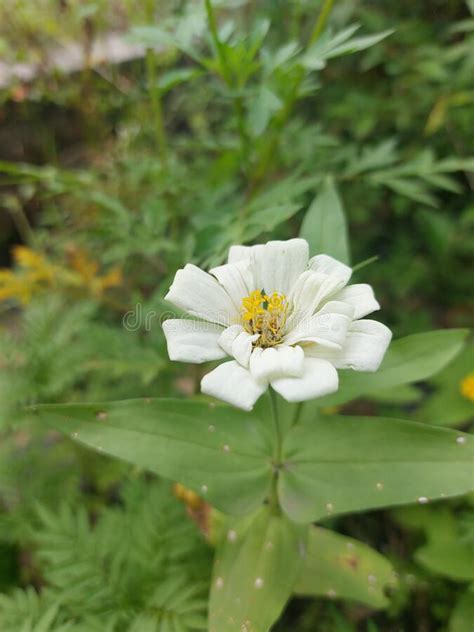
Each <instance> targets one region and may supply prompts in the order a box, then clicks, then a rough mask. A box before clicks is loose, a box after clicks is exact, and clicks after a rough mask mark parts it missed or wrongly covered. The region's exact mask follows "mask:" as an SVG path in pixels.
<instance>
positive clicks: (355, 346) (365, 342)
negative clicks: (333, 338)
mask: <svg viewBox="0 0 474 632" xmlns="http://www.w3.org/2000/svg"><path fill="white" fill-rule="evenodd" d="M391 339H392V332H391V331H390V329H389V328H388V327H386V326H385V325H383V324H382V323H379V322H377V321H376V320H367V319H364V320H356V321H354V322H353V323H352V325H351V327H350V330H349V331H348V333H347V337H346V342H345V344H344V346H343V347H342V349H341V350H339V351H337V350H333V349H325V348H323V347H321V346H319V345H314V346H312V347H309V348H308V349H306V353H307V354H309V355H311V356H312V357H318V358H325V359H326V360H329V361H330V362H331V363H332V364H334V366H335V367H336V368H338V369H354V370H355V371H376V370H377V369H378V368H379V366H380V364H381V362H382V360H383V357H384V355H385V352H386V351H387V348H388V345H389V344H390V341H391Z"/></svg>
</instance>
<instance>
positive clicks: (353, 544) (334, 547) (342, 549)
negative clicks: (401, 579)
mask: <svg viewBox="0 0 474 632" xmlns="http://www.w3.org/2000/svg"><path fill="white" fill-rule="evenodd" d="M395 585H396V581H395V575H394V569H393V567H392V565H391V564H390V562H389V561H388V560H387V559H386V558H385V557H383V556H382V555H380V553H377V551H374V549H371V548H370V547H369V546H367V545H365V544H363V543H362V542H358V541H357V540H354V539H353V538H348V537H346V536H344V535H340V534H339V533H334V532H333V531H329V530H328V529H323V528H321V527H310V532H309V539H308V551H307V555H306V558H305V561H304V564H303V568H302V570H301V573H300V575H299V577H298V581H297V582H296V588H295V592H296V593H297V594H298V595H302V596H313V595H314V596H321V595H322V596H325V597H330V598H335V597H338V598H342V599H351V600H354V601H359V602H360V603H363V604H366V605H367V606H371V607H372V608H385V607H386V606H387V605H388V603H389V600H388V599H387V596H386V593H385V590H386V589H387V588H389V587H394V586H395Z"/></svg>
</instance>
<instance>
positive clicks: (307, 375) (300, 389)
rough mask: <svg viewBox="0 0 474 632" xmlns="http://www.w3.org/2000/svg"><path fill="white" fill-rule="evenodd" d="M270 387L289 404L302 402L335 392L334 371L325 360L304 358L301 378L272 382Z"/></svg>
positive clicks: (336, 384)
mask: <svg viewBox="0 0 474 632" xmlns="http://www.w3.org/2000/svg"><path fill="white" fill-rule="evenodd" d="M271 384H272V387H273V388H274V389H275V390H276V391H277V393H280V395H281V396H282V397H284V398H285V399H286V400H287V401H289V402H303V401H305V400H307V399H313V398H314V397H322V396H323V395H328V394H329V393H334V391H337V387H338V385H339V379H338V376H337V371H336V369H335V368H334V367H333V366H332V364H330V363H329V362H327V361H326V360H320V359H319V358H305V360H304V372H303V375H302V377H293V378H292V377H287V378H281V379H278V380H274V381H272V383H271Z"/></svg>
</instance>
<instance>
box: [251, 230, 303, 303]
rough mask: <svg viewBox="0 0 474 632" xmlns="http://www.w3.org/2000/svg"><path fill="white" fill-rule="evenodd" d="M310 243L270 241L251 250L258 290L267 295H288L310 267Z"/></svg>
mask: <svg viewBox="0 0 474 632" xmlns="http://www.w3.org/2000/svg"><path fill="white" fill-rule="evenodd" d="M308 251H309V246H308V242H307V241H305V240H304V239H289V240H288V241H269V242H268V243H266V244H265V245H264V246H262V247H257V248H253V249H252V250H251V253H250V256H251V262H252V271H253V276H254V279H255V283H256V289H258V290H260V289H262V290H265V292H266V293H267V294H271V293H272V292H279V293H280V294H285V295H288V294H289V292H290V290H291V288H292V287H293V285H294V283H295V281H296V279H297V278H298V277H299V276H300V274H301V273H302V272H304V270H305V269H306V266H307V265H308Z"/></svg>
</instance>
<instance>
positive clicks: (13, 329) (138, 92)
mask: <svg viewBox="0 0 474 632" xmlns="http://www.w3.org/2000/svg"><path fill="white" fill-rule="evenodd" d="M322 4H323V3H322V2H320V3H313V2H309V1H307V0H293V1H291V2H282V1H280V0H277V1H273V0H264V1H262V2H252V1H249V2H245V1H232V2H216V3H214V6H215V12H216V16H217V17H216V22H215V23H214V25H213V24H212V20H209V14H206V4H205V3H204V2H203V3H201V2H185V1H182V2H181V1H180V2H171V1H170V2H161V1H160V2H154V1H153V0H148V1H143V2H139V3H135V2H131V1H129V0H121V1H113V2H104V1H102V0H100V1H99V0H97V1H96V2H79V1H77V0H74V1H73V0H41V2H28V1H26V0H5V1H4V2H3V3H2V5H1V7H0V55H1V57H2V61H5V62H6V64H7V65H8V64H12V63H13V62H22V63H28V64H34V65H35V68H36V70H35V73H36V78H35V79H34V81H32V82H29V83H27V84H24V83H22V82H21V81H19V80H18V81H15V80H14V81H12V82H10V83H9V84H8V85H6V86H5V87H4V88H3V89H2V90H1V92H0V104H1V105H0V160H1V162H0V207H1V209H2V211H1V215H0V245H1V247H2V249H3V251H4V252H3V253H2V260H3V261H4V262H5V264H6V265H7V264H12V262H13V266H12V267H10V268H9V269H8V270H5V271H0V299H2V300H1V302H0V309H1V319H0V341H1V351H0V428H1V433H2V434H1V435H0V441H1V444H0V540H1V541H0V587H1V589H2V590H5V595H8V596H2V597H1V598H0V628H1V629H2V630H4V629H5V631H6V632H10V630H11V632H18V630H21V631H22V632H23V631H25V632H60V631H63V630H72V631H73V632H79V631H80V630H81V631H82V630H84V632H85V631H86V630H87V632H92V631H93V630H95V629H97V630H110V632H112V631H114V632H116V631H117V630H119V631H120V632H121V631H122V630H127V631H129V632H145V631H148V630H153V631H154V630H175V631H176V632H182V631H183V630H200V629H205V628H204V627H202V625H203V624H202V621H203V619H202V617H203V614H202V613H203V612H204V611H205V609H203V606H202V601H201V597H202V595H203V594H205V588H206V582H207V581H208V571H209V567H208V558H207V545H206V544H204V543H203V540H202V539H200V537H199V536H198V535H197V532H196V530H195V529H194V527H193V525H192V524H191V523H190V521H189V518H188V517H186V516H185V512H184V511H181V508H180V507H179V505H177V503H176V501H173V500H172V499H171V498H170V496H169V493H168V491H167V489H166V488H165V487H164V486H163V485H162V484H161V483H157V482H150V481H149V480H148V479H145V478H143V477H141V476H139V474H138V473H136V472H133V473H130V471H129V470H128V468H126V467H125V466H123V465H119V464H117V463H110V462H109V461H106V460H105V459H102V458H100V457H99V456H92V455H91V454H90V453H88V452H85V451H82V450H79V448H77V447H75V446H72V445H70V444H68V443H66V442H63V441H60V440H59V439H58V437H57V436H56V435H49V434H46V433H45V432H42V433H41V432H39V430H38V428H36V427H35V426H34V425H33V424H32V423H31V420H30V419H29V418H28V416H27V415H26V414H25V413H24V412H23V406H24V405H25V404H34V403H38V402H52V401H94V400H101V399H102V400H105V399H120V398H127V397H139V396H147V395H154V396H156V395H166V394H171V393H172V394H175V395H176V394H181V395H186V394H191V393H194V392H195V391H196V388H197V384H198V383H199V377H200V374H199V371H196V370H195V369H194V368H188V367H182V366H179V365H170V364H169V363H168V362H167V355H166V348H165V343H164V339H163V337H162V334H161V328H160V327H159V320H160V318H162V317H163V316H164V315H165V314H166V310H167V309H168V308H167V307H166V305H165V303H164V302H163V296H164V294H165V292H166V290H167V288H168V286H169V283H170V280H171V278H172V277H173V275H174V272H175V270H176V269H177V268H178V267H180V266H182V265H183V264H184V263H186V262H188V261H193V262H195V263H199V264H202V265H211V264H216V263H219V262H221V261H222V260H223V257H224V255H225V252H226V250H227V248H228V246H229V245H230V244H232V243H237V242H252V241H254V240H257V239H258V240H265V239H267V238H269V237H270V236H272V237H274V236H275V237H278V238H288V237H290V236H294V235H295V234H297V232H298V230H299V228H300V226H301V222H302V218H303V215H304V213H305V211H306V210H307V209H308V208H309V207H310V206H312V205H313V208H314V207H317V206H318V205H321V204H322V202H324V201H325V204H329V202H328V201H327V200H328V196H329V199H330V201H331V200H332V202H330V203H331V204H332V203H333V202H334V200H336V201H337V205H338V208H339V207H340V212H341V213H345V215H346V217H347V219H348V223H349V237H350V249H351V253H352V263H353V265H354V264H359V263H362V262H364V261H367V260H370V259H371V258H372V257H378V259H377V261H376V262H372V263H371V264H370V265H367V266H366V267H364V268H363V270H362V274H361V275H360V278H362V276H363V278H364V280H365V281H367V282H369V283H371V284H372V285H373V286H374V287H375V289H376V293H377V296H378V297H379V299H380V302H381V303H382V306H383V309H384V321H385V322H387V321H388V322H389V324H390V325H391V326H392V327H393V329H394V330H395V332H396V334H397V335H404V334H407V333H414V332H417V331H422V330H425V329H428V328H430V327H433V326H437V327H458V326H466V325H469V324H470V320H471V318H472V313H473V303H472V296H471V298H470V294H471V295H472V282H471V275H470V269H469V264H470V261H471V259H472V255H473V243H474V240H473V232H474V231H473V229H474V200H473V197H472V190H473V188H474V151H473V150H474V146H473V142H472V129H473V127H474V85H473V77H474V5H473V3H472V1H468V2H464V1H462V0H449V1H446V0H430V1H429V2H425V3H413V2H408V1H407V0H402V1H401V2H399V3H398V4H393V3H391V4H388V3H380V2H375V1H370V0H361V1H358V0H340V1H339V2H335V3H334V7H333V10H332V12H331V15H330V20H329V25H330V28H329V29H328V30H326V31H324V32H323V33H322V35H321V37H318V38H315V33H316V34H318V35H320V33H318V24H319V22H318V14H319V13H318V11H319V9H320V8H321V6H322ZM352 25H353V26H352ZM357 25H358V28H356V26H357ZM111 32H118V33H119V34H120V35H121V38H122V40H123V42H124V43H126V44H138V45H142V46H143V47H144V48H145V49H146V52H145V57H144V58H139V59H131V60H130V61H128V62H126V63H123V64H121V65H111V64H108V63H107V60H104V63H102V64H100V65H98V66H90V65H88V63H87V53H88V51H89V52H90V47H91V46H92V44H93V43H94V42H95V41H96V40H97V39H98V38H100V37H103V36H106V35H108V34H109V33H111ZM71 41H74V42H75V43H77V44H78V45H79V48H80V50H81V51H82V53H83V54H84V60H85V63H84V68H83V69H82V70H81V71H79V72H75V73H72V74H70V75H68V74H63V73H58V72H56V71H51V70H47V68H46V67H47V65H48V64H47V63H46V61H45V60H47V59H48V56H49V54H50V52H51V50H53V49H54V50H56V48H57V47H58V46H59V45H64V44H65V43H69V42H71ZM375 42H378V43H377V44H376V45H373V46H372V44H375ZM353 52H355V53H356V54H349V53H353ZM56 54H57V53H56ZM308 217H309V216H308V215H307V216H306V218H307V219H306V220H305V222H310V219H308ZM332 217H333V219H334V216H332ZM336 220H337V217H336ZM308 231H309V228H308ZM19 243H22V244H24V245H25V246H26V247H27V251H26V255H25V253H24V257H23V259H21V258H20V257H18V254H17V255H16V256H14V257H13V258H12V257H10V254H9V252H10V249H11V247H12V246H14V245H16V244H19ZM315 247H317V243H316V244H315ZM28 253H29V254H28ZM340 253H342V255H341V254H340V256H341V257H347V256H348V247H347V244H346V243H345V241H343V242H342V243H341V247H340ZM334 254H335V253H334ZM137 305H140V309H141V312H140V314H138V312H137V307H136V306H137ZM124 316H125V317H127V316H128V317H129V320H128V321H126V322H128V323H129V324H130V323H132V325H133V326H129V327H128V328H124V325H123V322H124V321H123V318H124ZM471 374H474V366H473V361H472V352H471V353H470V352H469V350H466V351H465V352H464V353H463V354H461V355H460V356H458V358H457V359H456V360H454V362H453V363H452V364H451V365H449V367H448V368H446V369H445V370H444V371H443V372H441V373H439V374H438V375H437V376H436V377H435V378H433V379H432V380H431V381H430V382H429V383H422V384H421V385H419V386H417V387H416V388H413V389H405V390H403V389H402V390H396V389H391V390H390V391H389V392H387V393H379V394H378V397H377V399H376V400H374V399H372V400H370V401H368V400H364V399H361V400H359V401H357V402H355V403H353V404H351V406H352V408H353V409H354V410H356V411H358V412H360V411H362V412H363V413H364V414H365V413H367V414H371V413H375V412H377V413H378V414H384V413H388V412H390V413H393V412H394V411H397V410H400V407H402V408H403V409H404V411H405V414H406V412H411V413H413V416H414V417H415V418H416V419H418V420H420V421H422V422H427V423H435V424H442V425H449V426H453V427H459V428H462V429H469V427H470V424H472V417H473V415H472V410H473V406H472V398H470V397H469V396H468V393H469V392H472V391H468V390H466V388H464V389H463V388H462V384H463V381H464V380H465V379H466V378H468V377H469V375H471ZM473 379H474V378H473ZM472 388H474V387H472ZM328 412H330V411H328ZM131 476H132V478H135V479H136V480H135V481H134V482H132V483H127V484H124V481H125V480H126V479H129V478H130V477H131ZM38 504H39V505H40V507H38ZM425 510H426V511H425ZM154 512H158V514H155V513H154ZM150 521H152V522H153V521H156V524H160V525H161V526H160V529H161V530H160V529H158V535H157V533H153V534H152V535H150V532H149V530H147V529H148V527H147V525H148V526H149V522H150ZM160 521H161V522H160ZM328 526H331V527H332V528H334V529H336V530H338V531H340V532H341V533H342V534H345V535H350V536H353V537H357V538H359V539H362V540H363V541H365V542H367V543H368V544H370V545H372V546H373V547H374V548H376V549H378V550H379V551H382V552H383V553H384V554H385V555H386V556H388V557H389V558H390V560H391V561H392V562H393V564H394V565H395V567H396V568H397V570H398V572H399V575H400V588H399V590H398V592H397V593H396V594H395V595H393V596H391V599H390V605H389V607H388V609H387V610H385V611H384V612H378V613H375V612H374V611H372V610H369V609H368V608H367V607H366V606H360V605H356V604H354V603H352V602H350V601H343V602H341V603H337V604H333V603H331V601H328V600H324V599H316V600H302V599H298V600H294V601H293V602H292V603H291V604H290V605H289V607H288V609H287V612H286V613H285V615H284V619H283V620H282V622H281V623H280V624H278V626H277V627H276V628H275V629H276V630H281V631H282V632H284V631H286V630H289V629H291V630H292V631H293V630H294V631H295V632H315V631H316V630H321V631H324V632H346V631H347V632H353V631H358V632H361V631H364V632H376V631H383V632H394V631H398V630H400V629H405V630H415V629H416V630H418V629H420V630H421V629H423V630H424V631H426V632H431V631H433V632H434V631H438V630H440V631H443V632H445V631H449V632H464V631H466V632H467V630H470V628H469V621H470V619H472V603H473V598H472V579H473V578H472V572H471V574H469V571H467V572H465V569H464V565H466V564H467V562H468V561H469V556H471V558H472V550H471V548H470V547H472V541H473V538H472V533H473V520H472V499H471V500H470V499H467V500H460V501H454V502H451V503H449V504H443V505H442V506H436V505H435V506H433V507H430V508H425V507H418V508H416V509H413V511H412V508H410V509H407V510H406V512H405V510H404V511H403V512H400V513H397V514H396V515H395V514H388V513H385V512H376V513H375V512H373V513H367V514H361V515H357V516H352V517H347V518H338V519H334V520H332V521H331V520H329V521H328ZM160 534H161V535H160ZM167 534H168V535H169V542H168V540H166V535H167ZM178 535H179V536H180V538H181V540H180V539H179V538H178V537H177V536H178ZM158 536H159V537H158ZM161 536H163V538H165V540H163V539H160V538H161ZM79 542H80V543H81V544H80V545H79ZM132 542H135V543H136V542H139V543H141V545H140V546H139V547H137V549H136V552H137V558H134V559H131V558H130V556H128V553H127V551H129V550H130V549H127V547H130V546H131V543H132ZM164 542H165V544H164ZM142 545H143V546H142ZM449 547H452V548H449ZM79 549H80V551H81V553H82V556H83V557H77V558H75V557H74V555H76V553H77V552H78V551H79ZM448 550H449V551H452V554H450V555H448V554H447V553H446V551H448ZM124 551H125V553H124ZM173 551H175V552H176V556H175V557H174V558H173ZM164 553H166V555H168V554H169V555H171V557H172V558H173V559H168V558H166V559H164V558H163V555H164ZM97 556H98V557H97ZM140 556H142V557H140ZM150 556H153V559H154V560H156V566H154V567H153V568H152V569H150V567H149V565H148V562H149V560H150ZM183 556H184V558H185V559H183ZM165 557H166V556H165ZM457 559H459V564H461V565H462V567H463V569H464V570H463V571H462V572H461V571H459V568H454V569H453V565H454V566H456V560H457ZM76 565H77V568H76ZM99 566H100V569H101V570H102V571H103V572H104V573H105V575H102V579H100V580H99V579H98V578H97V577H95V576H94V573H95V571H96V570H97V569H98V568H99ZM468 568H469V567H468ZM77 569H79V570H77ZM149 573H152V575H153V576H152V577H150V576H149ZM157 577H158V578H159V581H158V583H157V581H156V578H157ZM164 577H166V578H167V579H166V581H164V580H163V581H162V579H163V578H164ZM198 580H199V581H198ZM94 582H95V583H94ZM113 582H117V583H116V584H115V583H113ZM160 582H161V584H160ZM200 582H202V586H203V587H204V588H203V591H201V588H200V586H201V583H200ZM152 585H153V586H154V587H155V589H156V592H152V591H151V586H152ZM160 585H161V586H162V588H161V592H160ZM112 586H115V587H116V588H117V590H116V591H114V594H113V595H111V594H110V588H111V587H112ZM142 586H143V587H144V588H143V591H141V593H140V594H138V593H139V592H140V589H139V587H142ZM14 588H15V590H13V589H14ZM26 588H28V592H27V591H26V590H25V589H26ZM34 589H41V591H40V593H41V594H40V596H37V595H36V593H35V592H34ZM12 590H13V592H12ZM101 591H105V593H107V591H109V592H108V593H107V594H103V592H101ZM167 591H168V592H167ZM117 599H119V600H122V601H121V603H120V606H119V607H118V606H116V604H115V605H114V606H113V609H114V612H115V614H114V617H116V620H115V619H114V620H110V621H109V619H108V613H109V611H110V610H108V609H110V608H112V606H111V605H110V603H111V602H110V600H117ZM108 600H109V601H108ZM86 601H87V603H88V608H87V609H86V608H83V604H84V603H85V602H86ZM172 603H176V604H177V608H178V610H179V608H181V607H183V608H184V610H186V608H187V607H188V606H189V612H191V613H194V614H192V617H191V618H186V617H188V615H187V614H186V615H183V616H181V615H178V616H176V617H174V618H173V620H172V621H171V619H170V621H171V622H168V623H166V624H163V621H162V619H161V618H160V617H161V614H159V615H157V614H156V611H157V609H158V610H160V608H161V609H163V608H164V609H165V610H166V609H168V608H171V606H170V604H172ZM189 604H191V605H189ZM171 609H172V608H171ZM150 610H151V611H153V614H152V615H151V614H150ZM160 612H161V610H160ZM186 612H188V611H187V610H186ZM190 616H191V615H190ZM183 617H184V618H183ZM106 620H107V623H106ZM106 625H107V626H108V627H104V626H106ZM165 625H168V627H165ZM172 625H174V626H175V627H174V628H173V627H171V626H172ZM68 626H69V627H68ZM180 626H181V627H180Z"/></svg>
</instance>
